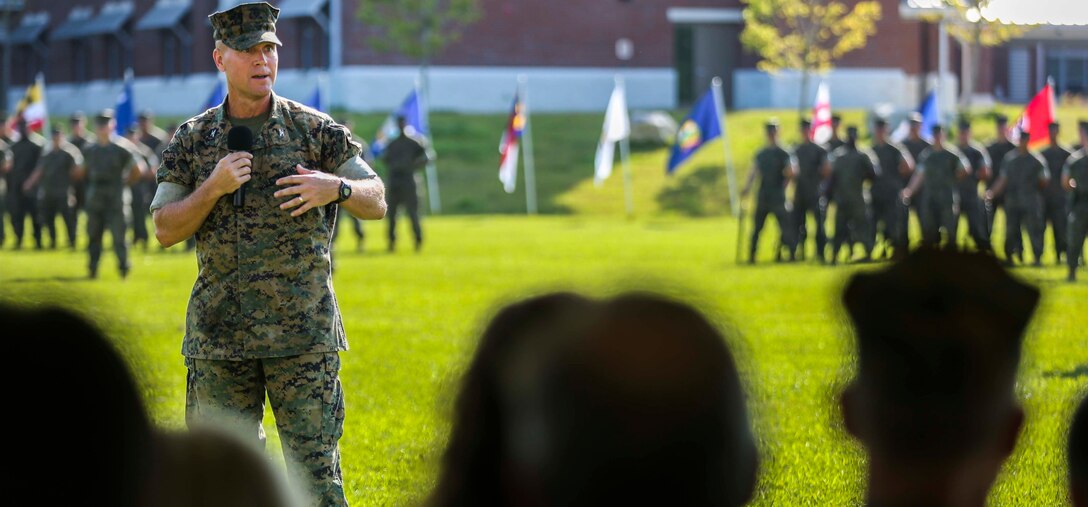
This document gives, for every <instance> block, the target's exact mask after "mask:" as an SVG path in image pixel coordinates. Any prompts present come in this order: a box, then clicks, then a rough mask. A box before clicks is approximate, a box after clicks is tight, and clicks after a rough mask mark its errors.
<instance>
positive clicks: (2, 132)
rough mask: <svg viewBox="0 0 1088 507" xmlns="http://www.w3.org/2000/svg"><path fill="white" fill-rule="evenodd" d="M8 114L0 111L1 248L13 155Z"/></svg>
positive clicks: (3, 238)
mask: <svg viewBox="0 0 1088 507" xmlns="http://www.w3.org/2000/svg"><path fill="white" fill-rule="evenodd" d="M7 124H8V114H7V112H6V111H0V248H3V247H4V240H5V239H7V238H6V231H7V227H5V226H4V215H5V214H6V213H7V209H8V208H7V193H8V177H7V175H8V173H9V172H11V164H12V160H13V156H12V154H11V144H10V143H11V136H10V135H9V132H8V127H7Z"/></svg>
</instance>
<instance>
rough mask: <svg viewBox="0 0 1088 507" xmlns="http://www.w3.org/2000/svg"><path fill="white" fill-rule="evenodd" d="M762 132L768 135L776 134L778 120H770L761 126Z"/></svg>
mask: <svg viewBox="0 0 1088 507" xmlns="http://www.w3.org/2000/svg"><path fill="white" fill-rule="evenodd" d="M763 130H765V131H766V132H767V133H768V134H770V133H772V132H778V118H771V119H769V120H767V122H766V123H764V124H763Z"/></svg>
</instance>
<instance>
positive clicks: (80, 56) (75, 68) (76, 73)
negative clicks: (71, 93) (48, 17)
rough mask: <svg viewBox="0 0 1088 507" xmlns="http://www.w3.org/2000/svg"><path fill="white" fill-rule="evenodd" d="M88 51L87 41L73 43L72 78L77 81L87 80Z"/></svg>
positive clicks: (84, 81)
mask: <svg viewBox="0 0 1088 507" xmlns="http://www.w3.org/2000/svg"><path fill="white" fill-rule="evenodd" d="M89 57H90V55H89V54H88V52H87V45H86V41H76V42H73V43H72V80H73V81H75V82H76V83H86V82H87V59H88V58H89Z"/></svg>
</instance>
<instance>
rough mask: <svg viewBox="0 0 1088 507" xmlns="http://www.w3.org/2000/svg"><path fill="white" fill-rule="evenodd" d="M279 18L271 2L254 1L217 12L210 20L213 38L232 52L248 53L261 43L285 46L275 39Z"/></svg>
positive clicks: (278, 13) (278, 12) (209, 17)
mask: <svg viewBox="0 0 1088 507" xmlns="http://www.w3.org/2000/svg"><path fill="white" fill-rule="evenodd" d="M279 16H280V10H279V9H277V8H275V7H272V5H271V4H269V3H268V2H254V3H245V4H242V5H239V6H237V7H234V8H232V9H227V10H225V11H220V12H214V13H212V14H211V15H210V16H208V19H209V20H210V21H211V23H212V38H214V39H215V40H217V41H222V42H223V44H226V45H227V46H228V47H230V48H231V49H236V50H238V51H245V50H247V49H249V48H251V47H253V46H256V45H257V44H260V43H262V42H271V43H273V44H276V45H277V46H282V45H283V43H282V42H280V39H279V37H276V19H278V18H279Z"/></svg>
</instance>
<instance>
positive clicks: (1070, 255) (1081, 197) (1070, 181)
mask: <svg viewBox="0 0 1088 507" xmlns="http://www.w3.org/2000/svg"><path fill="white" fill-rule="evenodd" d="M1077 126H1078V127H1079V128H1078V130H1079V134H1080V146H1081V147H1080V149H1078V150H1077V151H1075V152H1074V153H1073V154H1072V155H1071V156H1070V157H1069V159H1068V160H1066V161H1065V167H1064V168H1063V169H1062V186H1063V187H1065V189H1066V191H1068V192H1069V235H1068V239H1069V246H1068V250H1067V251H1066V254H1065V263H1066V264H1067V265H1068V266H1069V281H1070V282H1072V281H1075V280H1076V279H1077V266H1078V265H1080V261H1081V256H1083V255H1084V241H1085V238H1086V237H1088V121H1081V122H1080V123H1079V124H1078V125H1077Z"/></svg>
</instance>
